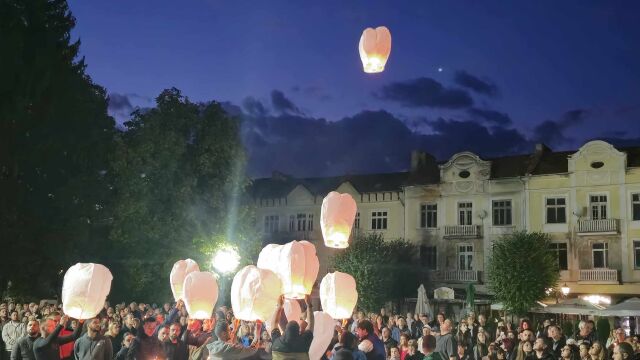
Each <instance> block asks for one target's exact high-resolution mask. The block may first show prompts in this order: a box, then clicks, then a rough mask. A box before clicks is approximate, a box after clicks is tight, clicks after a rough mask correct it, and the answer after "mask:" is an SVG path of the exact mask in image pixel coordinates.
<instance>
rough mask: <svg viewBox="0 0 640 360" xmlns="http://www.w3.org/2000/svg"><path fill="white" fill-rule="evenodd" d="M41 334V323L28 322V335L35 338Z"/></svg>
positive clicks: (35, 321) (32, 320)
mask: <svg viewBox="0 0 640 360" xmlns="http://www.w3.org/2000/svg"><path fill="white" fill-rule="evenodd" d="M39 333H40V322H38V320H36V319H30V320H29V322H27V334H28V335H29V336H31V337H34V336H36V335H38V334H39Z"/></svg>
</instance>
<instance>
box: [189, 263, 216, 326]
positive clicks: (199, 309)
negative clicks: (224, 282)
mask: <svg viewBox="0 0 640 360" xmlns="http://www.w3.org/2000/svg"><path fill="white" fill-rule="evenodd" d="M183 291H184V293H183V297H182V300H184V305H185V306H186V308H187V312H188V313H189V317H190V318H192V319H200V320H204V319H209V318H211V315H212V314H213V308H214V307H215V305H216V301H218V281H217V280H216V277H215V275H214V274H213V273H211V272H208V271H194V272H191V273H189V274H188V275H187V276H186V277H185V278H184V285H183Z"/></svg>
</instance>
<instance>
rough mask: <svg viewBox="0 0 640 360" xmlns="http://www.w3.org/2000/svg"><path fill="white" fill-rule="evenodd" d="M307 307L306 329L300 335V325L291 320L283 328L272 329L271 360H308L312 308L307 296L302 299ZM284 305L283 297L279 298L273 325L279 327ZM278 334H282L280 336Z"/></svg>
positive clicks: (311, 329)
mask: <svg viewBox="0 0 640 360" xmlns="http://www.w3.org/2000/svg"><path fill="white" fill-rule="evenodd" d="M304 301H305V304H306V306H307V323H308V325H307V328H306V330H305V331H304V332H302V333H300V325H299V324H298V322H296V321H294V320H292V321H289V322H288V323H287V325H286V327H285V328H284V331H283V330H282V329H274V330H273V331H272V332H271V339H272V341H273V343H272V345H271V355H272V357H273V360H293V359H308V358H309V348H310V347H311V341H313V325H314V318H313V308H312V306H311V299H310V298H309V295H306V296H305V298H304ZM283 304H284V297H282V296H280V299H279V300H278V306H277V308H276V311H275V313H274V321H273V322H272V323H273V324H278V327H280V316H281V314H282V312H283V311H282V306H283ZM280 334H283V335H282V336H280Z"/></svg>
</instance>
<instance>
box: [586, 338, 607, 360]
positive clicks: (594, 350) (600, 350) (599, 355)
mask: <svg viewBox="0 0 640 360" xmlns="http://www.w3.org/2000/svg"><path fill="white" fill-rule="evenodd" d="M589 356H591V360H604V359H605V358H606V354H605V350H604V347H603V346H602V343H601V342H600V341H596V342H594V343H593V344H592V345H591V348H589Z"/></svg>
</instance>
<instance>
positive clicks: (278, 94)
mask: <svg viewBox="0 0 640 360" xmlns="http://www.w3.org/2000/svg"><path fill="white" fill-rule="evenodd" d="M271 106H273V110H275V111H276V112H278V113H281V114H297V115H301V114H302V112H301V111H300V109H298V107H297V106H296V105H295V104H294V103H293V102H292V101H291V100H289V99H288V98H287V97H286V96H285V95H284V93H283V92H282V91H280V90H273V91H271Z"/></svg>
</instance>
